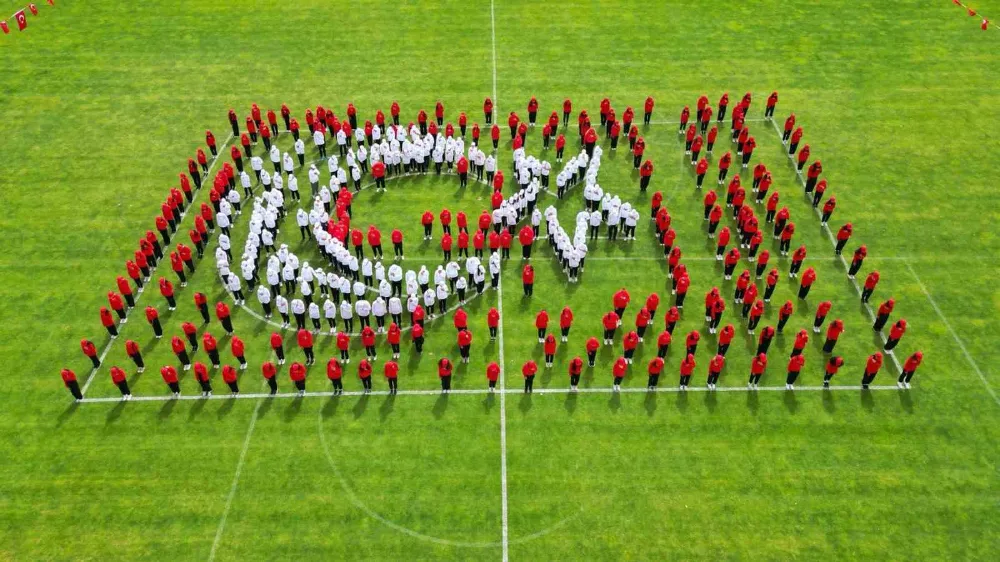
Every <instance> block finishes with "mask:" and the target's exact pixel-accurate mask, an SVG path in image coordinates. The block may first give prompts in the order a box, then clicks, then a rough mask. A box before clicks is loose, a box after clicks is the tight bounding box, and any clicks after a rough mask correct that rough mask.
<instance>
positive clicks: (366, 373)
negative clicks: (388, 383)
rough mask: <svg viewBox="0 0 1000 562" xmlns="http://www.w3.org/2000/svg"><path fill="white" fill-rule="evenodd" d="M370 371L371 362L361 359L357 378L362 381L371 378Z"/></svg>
mask: <svg viewBox="0 0 1000 562" xmlns="http://www.w3.org/2000/svg"><path fill="white" fill-rule="evenodd" d="M372 370H373V369H372V364H371V362H369V361H368V360H367V359H362V360H361V362H360V363H358V378H359V379H362V380H364V379H367V378H371V376H372Z"/></svg>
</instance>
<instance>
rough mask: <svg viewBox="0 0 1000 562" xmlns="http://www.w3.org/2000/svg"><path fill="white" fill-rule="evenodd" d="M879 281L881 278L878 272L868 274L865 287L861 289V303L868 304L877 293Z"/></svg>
mask: <svg viewBox="0 0 1000 562" xmlns="http://www.w3.org/2000/svg"><path fill="white" fill-rule="evenodd" d="M879 279H881V276H880V275H879V272H878V271H873V272H871V273H869V274H868V277H866V278H865V284H864V287H863V288H862V289H861V302H864V303H867V302H868V300H869V299H871V297H872V293H874V292H875V287H877V286H878V282H879Z"/></svg>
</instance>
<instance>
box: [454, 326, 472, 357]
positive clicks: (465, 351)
mask: <svg viewBox="0 0 1000 562" xmlns="http://www.w3.org/2000/svg"><path fill="white" fill-rule="evenodd" d="M457 339H458V353H459V355H460V356H461V358H462V363H468V362H469V351H470V349H471V348H472V332H471V331H469V330H461V331H459V332H458V336H457Z"/></svg>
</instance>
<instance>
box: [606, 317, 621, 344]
mask: <svg viewBox="0 0 1000 562" xmlns="http://www.w3.org/2000/svg"><path fill="white" fill-rule="evenodd" d="M618 319H619V316H618V315H617V314H615V311H613V310H611V311H608V313H607V314H605V315H604V317H602V318H601V324H603V325H604V345H612V344H614V342H615V331H616V330H617V329H618V325H619V324H620V322H619V320H618Z"/></svg>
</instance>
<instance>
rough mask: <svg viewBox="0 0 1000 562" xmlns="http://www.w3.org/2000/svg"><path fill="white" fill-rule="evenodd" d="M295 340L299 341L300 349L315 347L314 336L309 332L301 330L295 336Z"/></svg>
mask: <svg viewBox="0 0 1000 562" xmlns="http://www.w3.org/2000/svg"><path fill="white" fill-rule="evenodd" d="M295 339H296V340H298V343H299V347H301V348H307V347H312V345H313V335H312V332H310V331H309V330H299V331H298V333H297V334H295Z"/></svg>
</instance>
